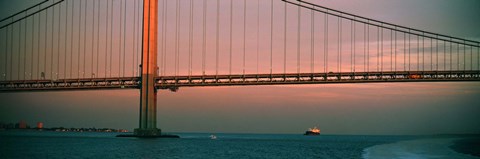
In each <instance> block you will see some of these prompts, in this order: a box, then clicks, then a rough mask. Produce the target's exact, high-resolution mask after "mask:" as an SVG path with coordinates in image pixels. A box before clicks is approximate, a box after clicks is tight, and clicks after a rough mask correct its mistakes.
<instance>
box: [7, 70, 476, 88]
mask: <svg viewBox="0 0 480 159" xmlns="http://www.w3.org/2000/svg"><path fill="white" fill-rule="evenodd" d="M140 81H141V80H140V77H119V78H83V79H57V80H48V79H45V80H15V81H0V92H18V91H54V90H62V91H65V90H91V89H138V88H139V85H140ZM448 81H480V71H402V72H340V73H335V72H330V73H300V74H298V73H289V74H245V75H192V76H160V77H157V78H156V84H155V87H156V88H158V89H170V90H172V91H176V90H177V89H178V88H179V87H200V86H203V87H205V86H238V85H242V86H244V85H283V84H327V83H379V82H448Z"/></svg>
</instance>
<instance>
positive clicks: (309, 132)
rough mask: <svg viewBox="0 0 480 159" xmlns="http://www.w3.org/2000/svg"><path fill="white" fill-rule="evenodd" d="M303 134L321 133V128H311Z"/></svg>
mask: <svg viewBox="0 0 480 159" xmlns="http://www.w3.org/2000/svg"><path fill="white" fill-rule="evenodd" d="M303 135H320V129H318V128H317V127H313V128H310V129H308V131H306V132H305V134H303Z"/></svg>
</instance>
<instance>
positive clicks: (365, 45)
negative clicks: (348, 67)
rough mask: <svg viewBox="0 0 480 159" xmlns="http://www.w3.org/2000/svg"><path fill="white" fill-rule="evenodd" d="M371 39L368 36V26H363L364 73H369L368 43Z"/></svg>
mask: <svg viewBox="0 0 480 159" xmlns="http://www.w3.org/2000/svg"><path fill="white" fill-rule="evenodd" d="M368 38H370V37H369V36H368V35H367V24H364V25H363V71H364V72H367V52H368V51H367V49H368V48H367V47H368V45H367V43H368V41H369V39H368Z"/></svg>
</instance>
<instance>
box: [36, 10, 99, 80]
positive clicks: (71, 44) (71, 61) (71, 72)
mask: <svg viewBox="0 0 480 159" xmlns="http://www.w3.org/2000/svg"><path fill="white" fill-rule="evenodd" d="M67 2H68V1H67ZM73 6H75V2H74V1H72V15H71V17H70V20H71V21H70V24H71V25H70V26H71V27H72V29H71V31H70V76H69V78H72V76H73V32H74V31H73V14H74V13H75V10H74V7H73ZM107 8H108V7H107ZM39 35H40V34H39Z"/></svg>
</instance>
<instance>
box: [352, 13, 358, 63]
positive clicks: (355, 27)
mask: <svg viewBox="0 0 480 159" xmlns="http://www.w3.org/2000/svg"><path fill="white" fill-rule="evenodd" d="M354 20H355V17H354ZM352 22H353V72H355V71H356V68H357V67H355V63H356V61H355V59H356V57H355V52H356V51H357V48H356V46H355V42H356V41H357V40H356V38H357V37H356V36H357V35H356V32H357V25H356V23H355V22H354V21H352Z"/></svg>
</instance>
